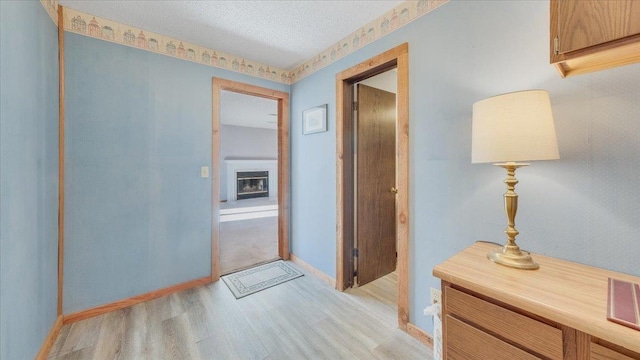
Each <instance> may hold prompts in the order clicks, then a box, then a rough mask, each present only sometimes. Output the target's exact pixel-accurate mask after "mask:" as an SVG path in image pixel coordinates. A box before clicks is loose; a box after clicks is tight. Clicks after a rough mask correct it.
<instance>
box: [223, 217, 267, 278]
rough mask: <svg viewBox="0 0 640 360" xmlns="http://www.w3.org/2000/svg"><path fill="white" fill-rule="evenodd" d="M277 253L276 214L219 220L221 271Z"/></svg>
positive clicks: (253, 263)
mask: <svg viewBox="0 0 640 360" xmlns="http://www.w3.org/2000/svg"><path fill="white" fill-rule="evenodd" d="M276 259H279V257H278V217H277V216H272V217H266V218H258V219H248V220H238V221H228V222H221V223H220V272H221V274H223V275H224V274H229V273H232V272H235V271H238V270H242V269H246V268H247V267H251V266H254V265H257V264H262V263H265V262H270V261H273V260H276Z"/></svg>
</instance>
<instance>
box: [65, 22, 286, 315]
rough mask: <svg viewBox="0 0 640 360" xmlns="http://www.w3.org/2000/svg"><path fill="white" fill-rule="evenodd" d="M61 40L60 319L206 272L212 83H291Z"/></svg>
mask: <svg viewBox="0 0 640 360" xmlns="http://www.w3.org/2000/svg"><path fill="white" fill-rule="evenodd" d="M65 35H66V37H65V56H66V64H65V66H66V73H65V76H66V78H65V81H66V89H65V90H66V94H65V96H66V124H65V131H66V133H65V137H66V138H65V141H66V143H65V146H66V148H65V151H66V154H65V160H66V162H65V211H66V216H65V281H64V296H65V301H64V313H65V314H67V313H71V312H76V311H80V310H84V309H87V308H90V307H93V306H97V305H101V304H105V303H109V302H113V301H116V300H121V299H124V298H127V297H130V296H133V295H138V294H142V293H146V292H149V291H153V290H157V289H160V288H164V287H167V286H171V285H174V284H178V283H182V282H185V281H189V280H193V279H196V278H200V277H204V276H209V275H210V274H211V218H212V204H211V178H208V179H202V178H200V167H201V166H209V167H211V165H212V162H211V148H212V144H211V115H212V102H211V96H212V89H211V78H212V77H213V76H216V77H222V78H226V79H230V80H235V81H241V82H245V83H251V84H254V85H258V86H263V87H268V88H273V89H276V90H280V91H286V92H288V91H289V86H288V85H283V84H279V83H275V82H271V81H266V80H261V79H257V78H254V77H249V76H246V75H242V74H238V73H233V72H229V71H225V70H220V69H216V68H213V67H209V66H205V65H199V64H196V63H191V62H186V61H184V60H178V59H174V58H170V57H167V56H162V55H158V54H153V53H150V52H147V51H142V50H138V49H134V48H130V47H126V46H122V45H118V44H113V43H109V42H105V41H101V40H96V39H92V38H88V37H85V36H81V35H77V34H73V33H69V32H67V33H65Z"/></svg>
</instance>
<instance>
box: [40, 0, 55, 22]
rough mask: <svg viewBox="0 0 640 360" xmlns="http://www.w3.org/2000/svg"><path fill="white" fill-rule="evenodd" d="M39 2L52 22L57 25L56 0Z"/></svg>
mask: <svg viewBox="0 0 640 360" xmlns="http://www.w3.org/2000/svg"><path fill="white" fill-rule="evenodd" d="M40 4H42V6H44V9H45V10H46V11H47V13H48V14H49V16H51V20H53V23H54V24H56V26H58V0H40Z"/></svg>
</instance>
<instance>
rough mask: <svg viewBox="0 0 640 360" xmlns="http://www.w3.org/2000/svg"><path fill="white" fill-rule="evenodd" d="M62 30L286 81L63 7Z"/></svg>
mask: <svg viewBox="0 0 640 360" xmlns="http://www.w3.org/2000/svg"><path fill="white" fill-rule="evenodd" d="M64 29H65V30H66V31H69V32H73V33H77V34H82V35H85V36H89V37H93V38H96V39H100V40H105V41H110V42H114V43H117V44H121V45H125V46H130V47H134V48H138V49H142V50H146V51H150V52H153V53H157V54H162V55H166V56H171V57H175V58H179V59H182V60H188V61H192V62H196V63H199V64H204V65H209V66H214V67H217V68H221V69H225V70H230V71H235V72H239V73H243V74H247V75H251V76H255V77H259V78H263V79H267V80H272V81H276V82H280V83H283V84H289V83H290V79H289V73H290V72H289V71H287V70H283V69H278V68H275V67H272V66H269V65H265V64H261V63H257V62H255V61H251V60H247V59H244V58H241V57H237V56H234V55H231V54H227V53H224V52H221V51H217V50H213V49H209V48H206V47H202V46H198V45H195V44H192V43H189V42H186V41H181V40H178V39H175V38H172V37H169V36H164V35H160V34H157V33H153V32H151V31H146V30H143V29H140V28H136V27H133V26H128V25H124V24H120V23H118V22H115V21H111V20H107V19H103V18H100V17H97V16H93V15H89V14H86V13H83V12H80V11H76V10H73V9H70V8H67V7H65V8H64Z"/></svg>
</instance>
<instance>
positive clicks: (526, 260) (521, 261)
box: [487, 248, 540, 270]
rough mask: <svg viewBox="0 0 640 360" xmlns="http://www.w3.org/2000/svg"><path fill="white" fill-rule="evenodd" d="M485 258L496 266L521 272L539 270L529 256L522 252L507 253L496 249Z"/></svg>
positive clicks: (502, 249) (501, 249)
mask: <svg viewBox="0 0 640 360" xmlns="http://www.w3.org/2000/svg"><path fill="white" fill-rule="evenodd" d="M487 258H489V260H491V261H493V262H494V263H496V264H500V265H505V266H508V267H512V268H516V269H523V270H536V269H539V268H540V265H538V264H537V263H536V262H535V261H533V258H532V257H531V255H530V254H529V253H528V252H526V251H522V250H518V251H517V252H508V251H505V249H504V248H500V249H496V250H494V251H492V252H490V253H489V254H487Z"/></svg>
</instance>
